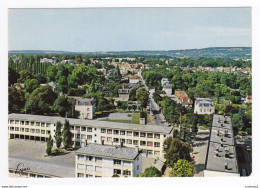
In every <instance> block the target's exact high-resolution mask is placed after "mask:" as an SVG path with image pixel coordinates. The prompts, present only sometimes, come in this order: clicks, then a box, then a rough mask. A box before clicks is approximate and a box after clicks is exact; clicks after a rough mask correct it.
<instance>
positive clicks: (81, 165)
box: [77, 164, 85, 170]
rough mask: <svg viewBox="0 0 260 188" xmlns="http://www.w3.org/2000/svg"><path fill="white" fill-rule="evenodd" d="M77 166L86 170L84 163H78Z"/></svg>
mask: <svg viewBox="0 0 260 188" xmlns="http://www.w3.org/2000/svg"><path fill="white" fill-rule="evenodd" d="M77 168H78V169H82V170H85V168H84V164H78V165H77Z"/></svg>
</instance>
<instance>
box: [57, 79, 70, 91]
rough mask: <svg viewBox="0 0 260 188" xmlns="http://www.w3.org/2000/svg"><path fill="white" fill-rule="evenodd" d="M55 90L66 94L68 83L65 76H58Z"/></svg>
mask: <svg viewBox="0 0 260 188" xmlns="http://www.w3.org/2000/svg"><path fill="white" fill-rule="evenodd" d="M56 90H57V91H58V92H62V93H68V81H67V78H66V77H65V76H60V77H59V79H58V80H57V87H56Z"/></svg>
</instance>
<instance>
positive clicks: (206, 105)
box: [194, 98, 215, 114]
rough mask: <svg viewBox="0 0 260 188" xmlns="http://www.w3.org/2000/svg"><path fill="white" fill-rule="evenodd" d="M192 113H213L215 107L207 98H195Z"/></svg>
mask: <svg viewBox="0 0 260 188" xmlns="http://www.w3.org/2000/svg"><path fill="white" fill-rule="evenodd" d="M194 113H197V114H214V113H215V107H214V105H213V102H212V101H211V99H209V98H197V99H196V100H195V105H194Z"/></svg>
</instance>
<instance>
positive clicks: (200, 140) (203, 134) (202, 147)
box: [193, 130, 209, 177]
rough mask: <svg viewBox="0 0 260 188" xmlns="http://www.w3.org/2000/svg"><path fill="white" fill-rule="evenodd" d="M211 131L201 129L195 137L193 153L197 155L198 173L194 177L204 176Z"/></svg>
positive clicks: (196, 165)
mask: <svg viewBox="0 0 260 188" xmlns="http://www.w3.org/2000/svg"><path fill="white" fill-rule="evenodd" d="M208 139H209V131H208V130H199V131H198V133H197V135H196V137H195V138H194V144H193V145H194V146H193V154H194V157H195V167H196V171H197V172H196V174H195V175H194V177H202V176H203V170H204V165H205V160H206V155H207V148H208Z"/></svg>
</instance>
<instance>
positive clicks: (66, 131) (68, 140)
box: [62, 119, 72, 150]
mask: <svg viewBox="0 0 260 188" xmlns="http://www.w3.org/2000/svg"><path fill="white" fill-rule="evenodd" d="M62 135H63V137H62V142H63V145H64V148H65V149H66V150H67V149H68V148H69V147H71V144H72V133H71V132H70V123H69V121H68V120H67V119H66V120H65V123H64V128H63V131H62Z"/></svg>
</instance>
